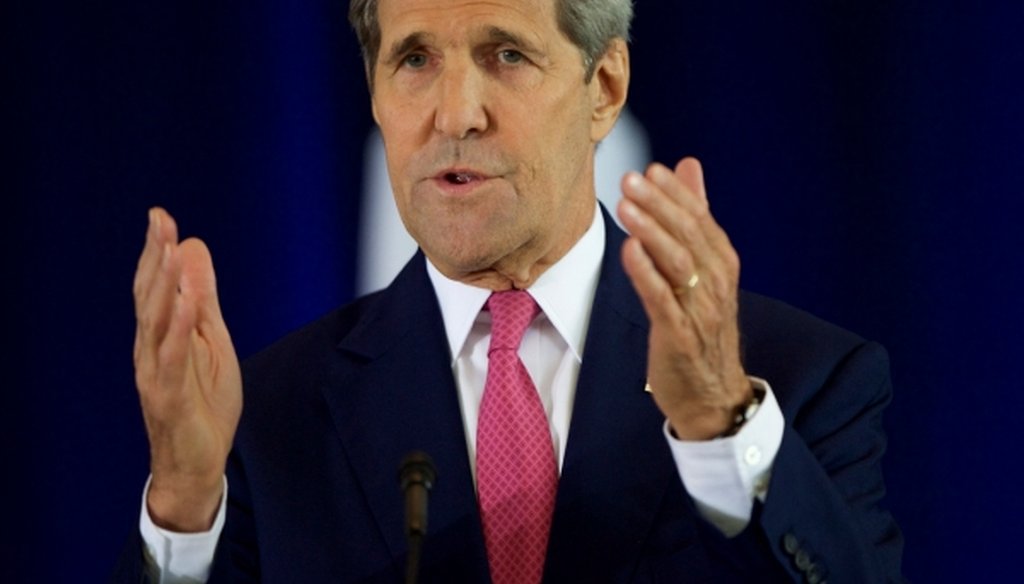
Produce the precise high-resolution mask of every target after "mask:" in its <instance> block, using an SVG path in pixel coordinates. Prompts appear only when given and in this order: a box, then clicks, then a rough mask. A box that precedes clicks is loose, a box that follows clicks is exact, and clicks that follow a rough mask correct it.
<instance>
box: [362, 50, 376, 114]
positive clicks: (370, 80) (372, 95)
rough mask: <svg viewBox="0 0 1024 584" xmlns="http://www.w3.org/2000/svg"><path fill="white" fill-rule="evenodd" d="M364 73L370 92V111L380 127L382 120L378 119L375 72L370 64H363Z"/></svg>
mask: <svg viewBox="0 0 1024 584" xmlns="http://www.w3.org/2000/svg"><path fill="white" fill-rule="evenodd" d="M363 72H364V73H365V74H366V87H367V88H368V89H369V90H370V111H371V112H373V121H374V122H376V124H377V125H378V126H380V118H379V117H377V94H376V92H374V91H373V87H374V83H373V71H371V70H370V65H369V64H368V63H363Z"/></svg>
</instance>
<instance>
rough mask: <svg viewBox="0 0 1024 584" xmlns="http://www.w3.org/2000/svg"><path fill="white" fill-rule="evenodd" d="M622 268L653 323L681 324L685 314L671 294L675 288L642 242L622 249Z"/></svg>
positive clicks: (634, 240)
mask: <svg viewBox="0 0 1024 584" xmlns="http://www.w3.org/2000/svg"><path fill="white" fill-rule="evenodd" d="M622 266H623V268H624V269H625V271H626V275H628V276H629V279H630V281H631V282H632V283H633V288H634V289H635V290H636V292H637V296H639V297H640V302H641V303H642V304H643V305H644V310H645V311H646V312H647V316H648V318H649V319H650V321H651V322H652V323H660V324H673V325H674V324H676V323H681V322H682V320H683V319H684V318H685V314H684V313H683V310H682V308H681V307H680V306H679V303H678V302H677V300H676V297H675V295H674V294H673V293H672V285H671V284H670V283H669V281H668V280H666V279H665V277H664V276H663V275H662V274H661V272H660V271H658V269H657V267H656V266H655V264H654V261H653V260H652V259H651V257H650V255H649V254H648V253H647V250H646V249H645V248H644V246H643V243H642V242H641V241H640V240H639V239H637V238H635V237H629V238H627V239H626V242H625V243H624V244H623V246H622Z"/></svg>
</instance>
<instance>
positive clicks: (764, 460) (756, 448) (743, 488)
mask: <svg viewBox="0 0 1024 584" xmlns="http://www.w3.org/2000/svg"><path fill="white" fill-rule="evenodd" d="M750 381H751V383H753V384H754V385H755V386H758V387H761V388H763V389H764V390H765V396H764V400H763V401H762V403H761V406H760V407H759V408H758V409H757V412H756V413H755V414H754V415H753V417H751V418H750V420H748V421H747V423H746V424H744V425H743V427H742V428H741V429H740V431H739V432H737V433H736V434H735V435H734V436H730V437H728V438H716V439H714V440H705V441H684V440H679V439H677V438H675V437H674V436H673V435H672V433H671V431H670V428H669V424H668V421H667V420H666V421H665V426H664V432H665V438H666V439H667V440H668V444H669V447H670V448H671V450H672V457H673V458H674V459H675V462H676V468H677V469H678V470H679V477H680V478H681V479H682V481H683V486H684V487H686V490H687V491H688V492H689V493H690V496H691V497H693V500H694V502H695V503H696V505H697V510H698V511H699V512H700V514H701V516H703V517H704V519H706V520H708V521H709V522H711V523H712V524H713V525H714V526H715V527H717V528H718V529H719V530H720V531H721V532H722V533H723V534H725V535H726V536H727V537H732V536H735V535H738V534H739V533H740V532H741V531H743V530H744V529H745V528H746V527H747V524H748V523H750V515H751V512H752V511H753V508H754V498H755V497H757V499H758V500H760V501H761V502H764V500H765V497H766V496H767V494H768V482H769V480H770V478H771V470H772V463H774V462H775V455H776V454H778V452H779V446H780V445H781V444H782V433H783V430H784V427H785V421H784V419H783V417H782V410H781V409H780V408H779V402H778V401H776V399H775V394H774V393H772V389H771V387H770V386H769V385H768V382H767V381H765V380H763V379H760V378H757V377H750Z"/></svg>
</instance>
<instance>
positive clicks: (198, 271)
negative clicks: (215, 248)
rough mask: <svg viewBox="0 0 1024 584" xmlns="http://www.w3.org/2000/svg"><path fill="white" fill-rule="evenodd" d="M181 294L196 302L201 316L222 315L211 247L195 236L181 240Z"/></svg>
mask: <svg viewBox="0 0 1024 584" xmlns="http://www.w3.org/2000/svg"><path fill="white" fill-rule="evenodd" d="M179 250H180V253H181V294H182V296H184V297H186V298H188V299H191V300H192V301H194V302H195V305H196V307H197V308H198V309H199V316H200V318H202V317H203V316H211V317H220V302H219V301H218V299H217V277H216V274H215V273H214V271H213V257H212V256H211V255H210V249H209V248H208V247H206V244H205V243H203V241H202V240H201V239H197V238H195V237H192V238H189V239H186V240H185V241H183V242H181V245H180V247H179Z"/></svg>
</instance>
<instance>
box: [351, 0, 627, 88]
mask: <svg viewBox="0 0 1024 584" xmlns="http://www.w3.org/2000/svg"><path fill="white" fill-rule="evenodd" d="M377 2H378V0H352V1H351V3H350V4H349V7H348V20H349V22H350V23H351V24H352V28H353V29H355V31H356V37H358V38H359V46H360V47H361V48H362V51H363V61H364V63H365V64H366V70H367V73H369V74H370V77H371V79H372V76H373V67H374V63H376V62H377V53H378V52H379V51H380V22H379V21H378V20H377ZM554 2H555V10H556V11H557V18H558V27H559V28H560V29H561V30H562V32H563V33H564V34H565V36H566V37H568V38H569V40H570V41H571V42H572V44H574V45H576V46H577V47H578V48H579V50H580V53H582V55H583V68H584V70H585V71H586V75H585V77H586V79H587V81H588V82H589V81H590V78H591V77H592V76H593V74H594V69H595V68H596V66H597V61H598V59H600V58H601V56H602V55H604V52H605V51H606V50H608V46H609V45H610V44H611V42H612V40H613V39H616V38H622V39H624V40H626V41H628V40H629V23H630V21H631V20H633V2H632V0H554Z"/></svg>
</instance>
